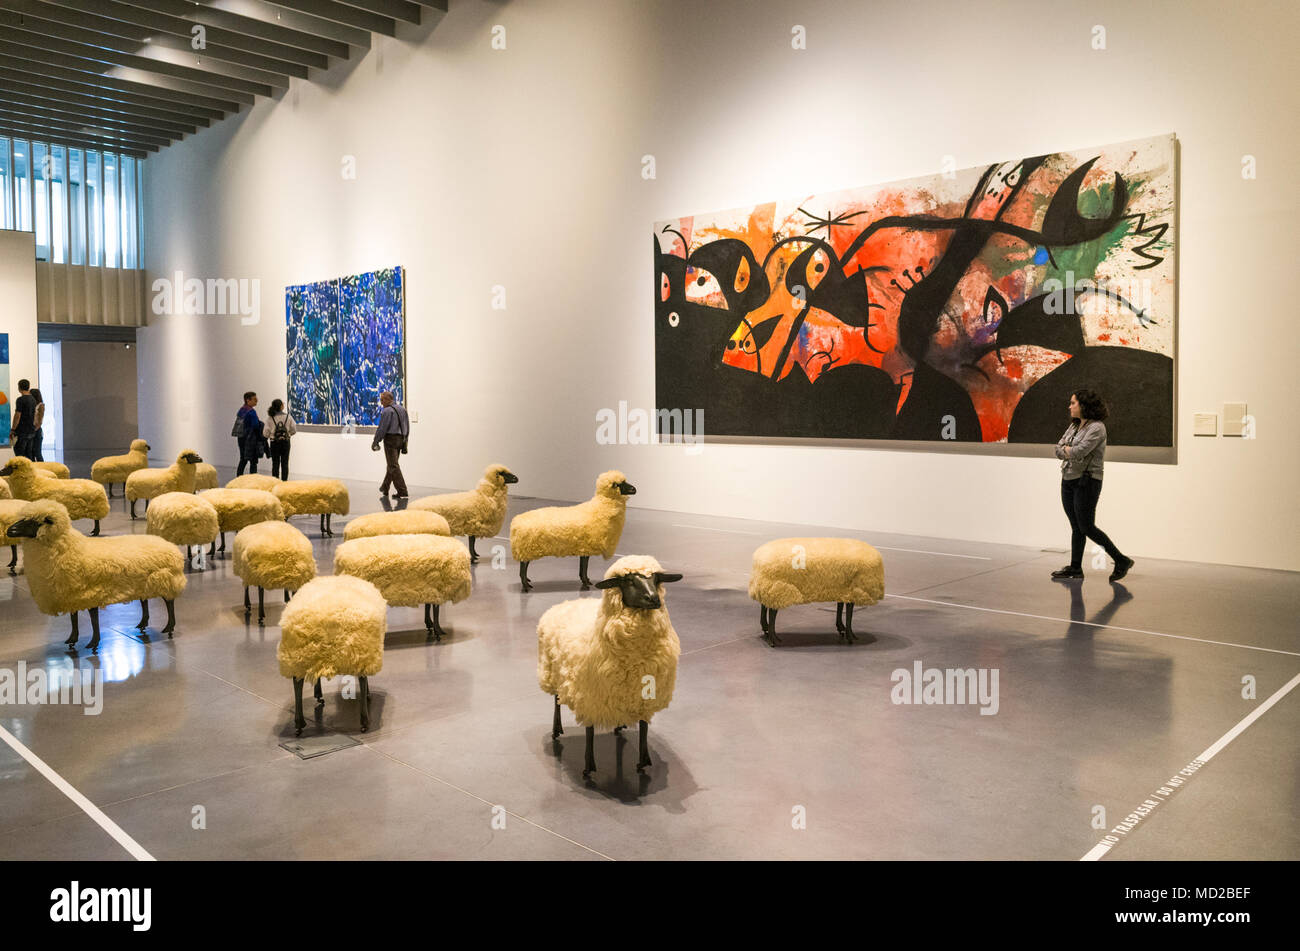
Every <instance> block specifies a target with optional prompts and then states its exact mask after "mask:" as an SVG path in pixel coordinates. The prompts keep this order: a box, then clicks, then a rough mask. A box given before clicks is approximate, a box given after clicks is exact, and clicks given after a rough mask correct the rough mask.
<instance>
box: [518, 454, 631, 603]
mask: <svg viewBox="0 0 1300 951" xmlns="http://www.w3.org/2000/svg"><path fill="white" fill-rule="evenodd" d="M635 494H636V487H635V486H633V485H632V484H631V483H630V482H628V481H627V478H626V477H625V476H624V475H623V473H621V472H619V471H618V470H616V469H611V470H610V471H609V472H602V473H601V474H600V476H599V477H598V478H597V479H596V494H595V495H593V496H592V497H591V498H590V499H588V500H587V501H586V502H582V503H580V504H578V505H567V506H551V507H548V508H540V509H533V510H532V511H531V512H520V513H519V514H518V515H516V516H515V517H514V518H513V519H512V520H511V522H510V550H511V553H512V554H513V555H514V558H515V560H516V561H518V562H519V580H520V582H522V584H523V589H524V590H525V591H531V590H532V587H533V586H532V584H531V583H530V582H529V580H528V563H529V562H530V561H535V560H536V559H538V558H544V557H547V556H550V557H566V556H568V557H572V556H573V555H577V556H578V559H579V560H578V578H579V580H581V581H582V590H583V591H586V590H587V589H588V588H590V587H591V579H590V578H588V577H587V561H588V560H589V559H590V558H591V556H592V555H603V556H604V557H605V558H611V557H613V555H614V551H615V549H616V548H618V540H619V538H621V537H622V535H623V520H624V519H625V518H626V516H627V497H628V496H629V495H635Z"/></svg>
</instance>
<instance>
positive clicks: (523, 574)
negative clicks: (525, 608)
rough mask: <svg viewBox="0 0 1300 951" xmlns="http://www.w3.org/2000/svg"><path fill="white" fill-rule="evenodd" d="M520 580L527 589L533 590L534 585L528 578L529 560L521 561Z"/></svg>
mask: <svg viewBox="0 0 1300 951" xmlns="http://www.w3.org/2000/svg"><path fill="white" fill-rule="evenodd" d="M519 580H520V582H521V583H522V584H523V586H524V590H525V591H532V590H533V585H532V583H531V582H530V581H529V580H528V562H526V561H521V562H520V563H519Z"/></svg>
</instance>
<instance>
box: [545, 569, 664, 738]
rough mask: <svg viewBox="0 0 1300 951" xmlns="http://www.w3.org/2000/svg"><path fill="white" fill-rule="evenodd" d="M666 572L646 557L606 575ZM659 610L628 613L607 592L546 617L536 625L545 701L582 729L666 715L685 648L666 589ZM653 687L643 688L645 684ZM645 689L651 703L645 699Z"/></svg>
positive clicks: (616, 594)
mask: <svg viewBox="0 0 1300 951" xmlns="http://www.w3.org/2000/svg"><path fill="white" fill-rule="evenodd" d="M659 571H663V568H662V567H660V565H659V562H657V561H656V560H655V559H653V558H651V557H650V556H648V555H628V556H626V557H624V558H620V559H619V560H618V561H616V562H614V564H613V565H611V566H610V568H609V570H608V571H607V572H605V577H606V578H613V577H616V576H618V575H622V574H633V573H639V574H647V575H653V574H654V573H655V572H659ZM659 598H660V601H661V602H663V605H664V606H662V607H659V608H654V609H641V608H628V607H625V606H624V605H623V595H622V592H621V591H620V590H619V589H618V588H617V587H613V588H606V589H605V591H604V592H603V594H602V595H601V597H600V598H599V599H597V598H578V599H576V600H573V601H564V602H562V603H560V604H557V605H555V607H553V608H551V609H549V610H548V611H546V613H545V614H543V615H542V617H541V620H540V621H539V622H538V624H537V682H538V685H539V686H540V687H541V688H542V691H543V692H544V693H549V694H553V695H555V696H557V697H559V700H560V703H562V704H563V705H565V706H566V707H568V708H569V709H570V710H572V711H573V715H574V717H575V718H577V720H578V722H579V723H580V724H582V725H583V726H594V727H598V728H602V729H603V728H606V727H615V726H622V725H630V724H633V723H635V722H637V721H638V720H646V721H649V720H650V718H651V717H653V716H654V715H655V714H656V713H658V712H659V711H660V710H664V709H666V708H667V707H668V704H669V703H670V702H671V701H672V699H673V688H674V687H675V686H676V684H677V660H678V658H679V657H680V656H681V652H682V647H681V642H680V641H678V639H677V632H676V631H675V630H673V625H672V622H671V621H670V620H669V619H668V608H667V602H666V601H665V600H664V586H663V585H659ZM647 676H648V677H652V678H653V680H651V681H646V679H645V678H646V677H647ZM647 684H652V685H653V688H654V689H653V696H651V697H646V696H645V694H646V693H650V692H651V691H649V690H647V689H646V688H647Z"/></svg>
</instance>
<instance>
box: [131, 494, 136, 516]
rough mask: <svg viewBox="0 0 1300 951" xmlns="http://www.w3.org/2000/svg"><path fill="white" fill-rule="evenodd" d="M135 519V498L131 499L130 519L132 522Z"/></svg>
mask: <svg viewBox="0 0 1300 951" xmlns="http://www.w3.org/2000/svg"><path fill="white" fill-rule="evenodd" d="M135 519H136V514H135V499H132V500H131V521H133V522H134V521H135Z"/></svg>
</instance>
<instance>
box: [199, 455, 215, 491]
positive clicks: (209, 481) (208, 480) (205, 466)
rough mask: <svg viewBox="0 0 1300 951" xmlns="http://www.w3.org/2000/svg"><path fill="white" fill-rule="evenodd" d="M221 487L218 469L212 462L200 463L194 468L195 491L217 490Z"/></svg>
mask: <svg viewBox="0 0 1300 951" xmlns="http://www.w3.org/2000/svg"><path fill="white" fill-rule="evenodd" d="M220 485H221V481H220V480H219V479H218V478H217V467H216V466H214V465H213V464H212V463H210V462H200V463H197V464H195V466H194V491H195V492H202V491H203V490H204V489H215V488H217V487H218V486H220Z"/></svg>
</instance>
